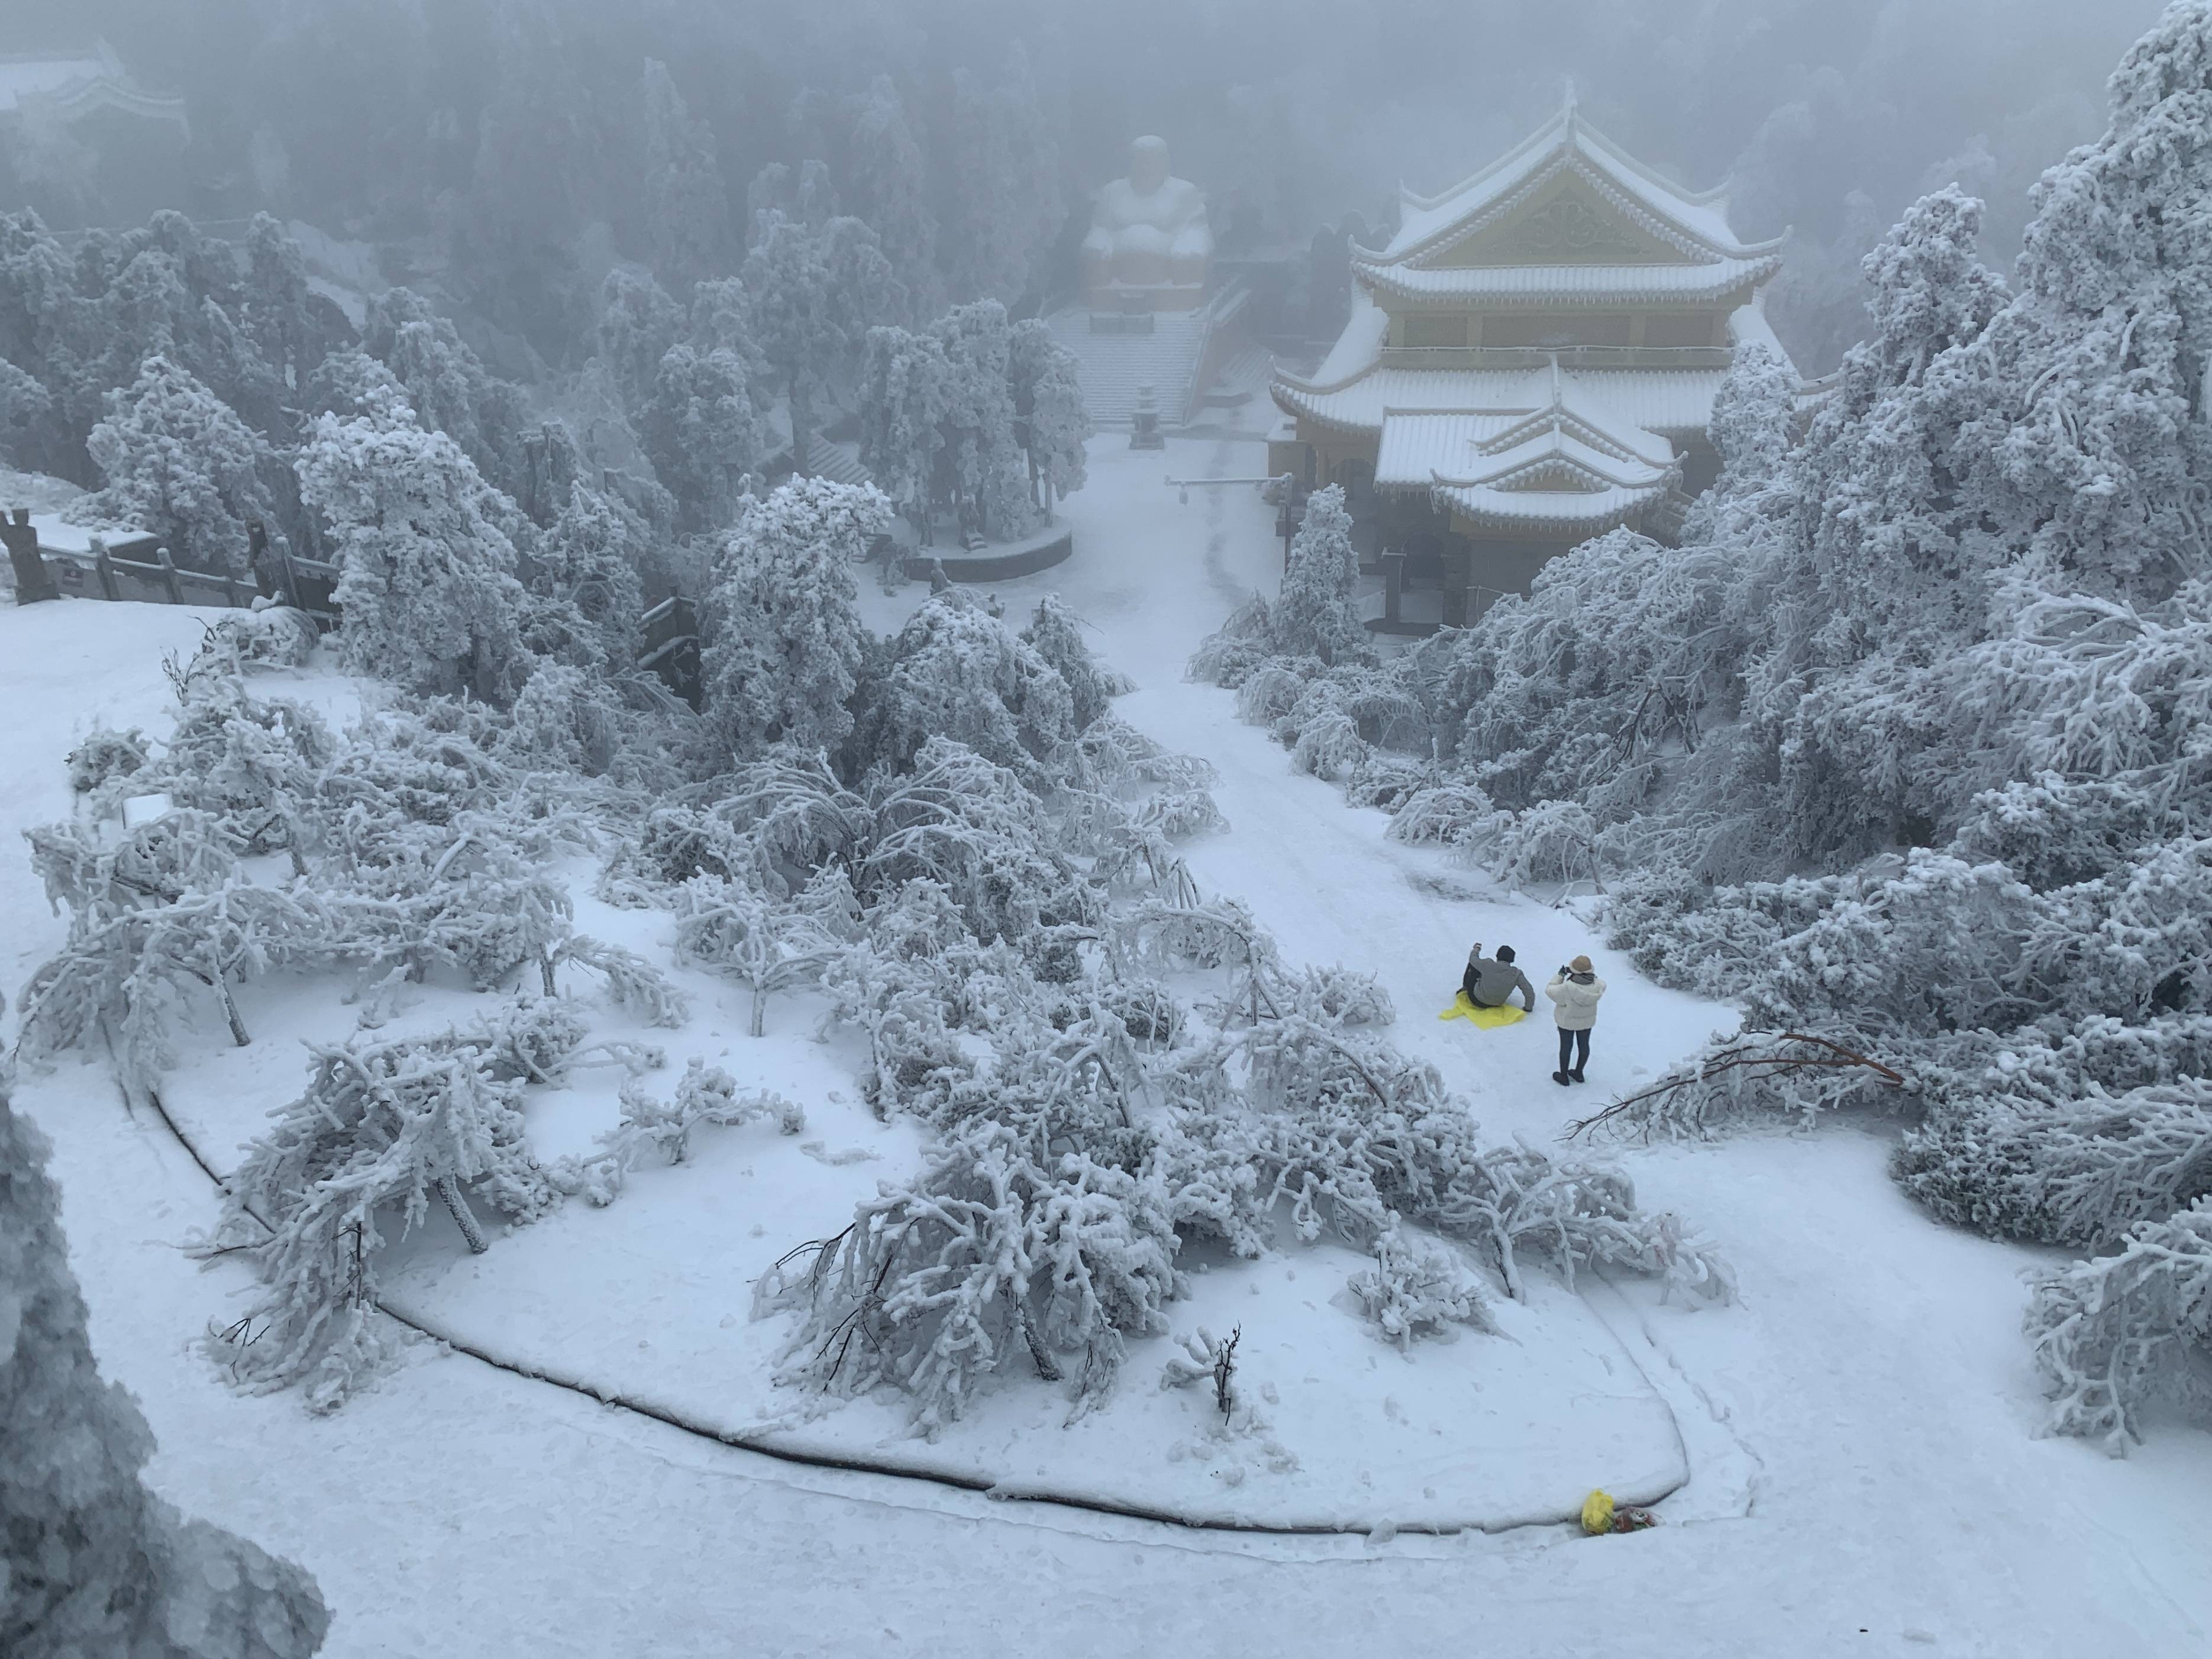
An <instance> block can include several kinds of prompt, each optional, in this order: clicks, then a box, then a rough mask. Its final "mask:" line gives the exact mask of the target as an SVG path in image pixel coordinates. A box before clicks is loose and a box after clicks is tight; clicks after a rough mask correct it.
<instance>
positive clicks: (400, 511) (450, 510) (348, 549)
mask: <svg viewBox="0 0 2212 1659" xmlns="http://www.w3.org/2000/svg"><path fill="white" fill-rule="evenodd" d="M295 466H296V467H297V469H298V471H299V475H300V493H301V499H302V500H303V501H305V502H306V503H307V506H308V507H310V508H312V509H313V511H315V512H316V513H319V514H320V515H321V517H322V520H323V523H324V525H325V529H326V532H327V535H328V538H329V544H330V546H331V552H332V556H333V558H334V561H335V562H337V565H338V566H339V568H340V572H341V574H340V575H339V578H338V584H337V590H336V592H335V594H334V597H335V599H336V600H337V605H338V606H339V608H340V609H341V611H343V615H344V617H345V623H344V626H343V628H342V629H340V630H339V634H338V649H339V653H340V656H341V658H342V659H343V661H344V662H345V663H346V665H348V666H349V667H350V668H353V669H355V670H356V671H358V672H362V673H365V674H369V675H374V676H377V677H379V678H388V679H392V680H395V681H397V682H398V684H401V685H404V686H405V687H407V688H408V689H409V690H416V691H423V692H431V693H439V692H449V691H454V690H460V689H461V688H463V687H466V688H467V689H468V690H470V691H471V692H472V693H473V694H474V695H475V696H478V697H481V698H485V699H488V700H491V701H504V700H505V699H506V698H507V696H511V695H512V690H513V684H514V683H515V679H516V678H518V676H517V671H518V670H519V669H520V662H519V661H518V656H519V641H518V639H517V635H516V620H517V617H518V615H519V613H520V610H521V602H522V599H523V591H522V586H521V584H520V582H518V581H517V580H515V577H514V569H515V562H516V561H515V551H514V544H513V541H512V540H511V539H509V526H513V525H515V524H516V523H518V521H519V520H520V514H519V513H517V512H516V510H515V507H514V503H513V501H509V500H508V499H507V497H506V496H504V495H501V494H500V493H499V492H498V491H497V490H495V489H493V488H492V487H491V486H490V485H489V484H487V483H485V482H484V481H483V477H482V476H481V475H480V474H479V473H478V472H477V469H476V466H475V465H474V464H473V463H472V462H471V460H470V459H469V458H468V456H467V455H466V454H465V453H463V451H462V449H461V447H460V446H459V444H457V443H456V442H455V441H453V439H452V438H451V437H449V436H447V435H446V434H445V433H443V432H425V431H423V430H422V428H421V427H419V426H417V425H416V423H415V422H414V420H413V419H412V418H411V416H410V415H409V413H408V411H407V410H406V409H405V407H404V405H393V404H385V405H384V406H382V407H380V408H379V409H378V410H376V411H375V412H374V413H373V414H369V415H365V416H357V417H355V418H353V419H350V420H341V419H339V418H338V417H337V416H335V415H324V416H319V418H318V419H317V420H316V422H315V423H314V425H313V427H312V428H310V430H309V434H308V436H307V441H306V442H305V443H304V444H303V445H302V446H301V449H300V453H299V455H298V458H297V459H296V461H295Z"/></svg>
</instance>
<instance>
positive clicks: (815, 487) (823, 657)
mask: <svg viewBox="0 0 2212 1659" xmlns="http://www.w3.org/2000/svg"><path fill="white" fill-rule="evenodd" d="M889 528H890V502H888V501H885V500H884V497H883V495H882V494H881V492H879V491H878V490H877V489H873V488H872V487H869V486H861V487H859V488H855V487H854V486H852V485H849V484H841V483H831V482H830V481H829V480H828V479H825V478H797V479H793V481H792V482H790V483H786V484H782V485H780V486H778V487H777V488H776V489H774V490H772V491H770V492H769V495H767V496H766V497H765V498H764V499H762V500H757V501H749V502H747V503H746V505H745V508H744V513H743V515H742V516H741V517H740V518H739V519H738V522H737V524H736V525H735V526H734V527H732V530H731V531H730V532H729V534H728V535H727V536H726V538H724V540H723V543H722V545H721V547H720V550H718V551H717V552H716V554H715V556H714V591H713V592H712V593H711V594H710V596H709V599H708V640H707V645H706V648H705V650H704V652H703V653H702V671H703V675H704V678H705V681H706V702H707V714H708V718H709V719H710V720H712V721H713V722H714V732H715V735H716V738H717V740H718V741H719V743H720V744H721V745H722V747H723V749H724V750H725V752H726V754H727V755H732V756H736V757H751V756H754V755H757V754H758V753H760V752H761V751H762V750H764V749H766V748H768V747H769V745H771V744H777V743H790V744H796V745H797V746H798V747H799V749H801V750H813V749H835V748H836V746H837V745H838V744H842V742H843V741H844V739H845V738H846V736H847V734H848V733H849V732H851V731H852V729H853V716H852V713H851V711H850V710H849V709H848V707H847V703H848V700H849V699H850V698H851V697H852V695H853V690H854V684H856V676H857V675H858V673H859V671H860V660H861V652H862V641H863V639H864V633H863V630H862V629H861V626H860V617H859V615H858V614H857V613H856V612H855V611H854V601H855V599H857V597H858V594H859V589H858V587H857V586H856V585H855V583H854V576H853V572H854V566H855V565H856V564H858V563H859V562H860V561H861V560H862V559H865V558H866V556H867V553H868V548H869V544H870V543H871V542H872V540H873V538H875V537H877V536H878V535H881V534H883V533H884V532H885V531H886V530H888V529H889Z"/></svg>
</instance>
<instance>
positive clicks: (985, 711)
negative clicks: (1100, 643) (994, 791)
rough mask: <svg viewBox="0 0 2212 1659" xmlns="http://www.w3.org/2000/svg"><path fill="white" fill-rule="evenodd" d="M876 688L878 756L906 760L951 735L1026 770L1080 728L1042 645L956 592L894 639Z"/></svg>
mask: <svg viewBox="0 0 2212 1659" xmlns="http://www.w3.org/2000/svg"><path fill="white" fill-rule="evenodd" d="M872 690H873V697H872V708H871V710H870V713H871V715H872V721H871V725H872V731H871V732H870V733H869V736H870V737H871V738H872V744H871V752H872V757H876V758H881V759H884V760H888V761H890V762H891V763H894V764H896V765H900V766H904V765H906V764H908V763H910V762H911V761H912V760H913V758H914V757H915V755H917V754H919V753H920V752H921V748H922V745H923V744H926V743H927V742H928V741H929V740H930V739H931V738H951V740H952V741H954V742H955V743H958V744H964V745H966V746H967V747H968V748H969V749H972V750H975V752H976V753H977V754H979V755H981V756H982V757H984V758H985V759H987V760H989V761H991V762H993V763H995V764H997V765H1000V766H1003V767H1006V769H1009V770H1011V771H1013V772H1015V773H1017V774H1019V775H1024V776H1026V777H1030V778H1035V777H1036V776H1038V775H1039V773H1038V769H1037V768H1038V763H1040V762H1041V761H1042V760H1043V759H1044V758H1045V757H1048V756H1049V755H1052V754H1053V753H1054V752H1055V751H1056V750H1059V749H1060V746H1061V745H1062V744H1066V743H1067V742H1068V741H1070V740H1071V739H1072V738H1073V737H1074V736H1075V734H1076V732H1077V729H1078V727H1077V725H1076V720H1075V701H1074V696H1073V693H1072V692H1071V691H1070V690H1069V688H1068V684H1067V682H1066V680H1065V679H1063V678H1061V677H1060V671H1059V670H1057V669H1055V668H1054V666H1053V665H1051V664H1050V663H1049V662H1048V661H1046V660H1045V659H1044V657H1043V655H1042V653H1040V652H1039V651H1038V650H1037V649H1036V647H1034V646H1032V645H1031V644H1030V643H1029V641H1026V640H1024V638H1023V637H1022V636H1021V635H1018V634H1017V633H1016V632H1015V631H1014V630H1013V629H1011V628H1009V627H1007V626H1006V623H1004V622H1003V621H1001V620H1000V618H998V617H994V616H992V615H991V614H990V612H989V611H986V610H985V609H984V608H983V607H982V605H981V604H980V603H978V602H976V601H975V599H972V598H971V597H970V596H969V595H967V594H963V593H962V592H958V591H957V589H956V590H954V591H952V592H946V593H940V594H937V595H934V596H933V597H932V598H931V599H928V600H927V601H926V602H925V603H924V604H923V605H921V608H920V609H918V610H917V611H915V613H914V615H913V616H911V617H908V618H907V621H906V625H905V626H904V627H903V628H902V629H899V631H898V633H897V635H896V636H895V637H894V638H893V639H892V641H891V642H890V661H889V665H888V666H887V668H886V670H885V671H884V678H883V680H882V683H881V684H880V685H878V686H876V687H874V688H872Z"/></svg>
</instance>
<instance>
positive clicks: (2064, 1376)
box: [2027, 1199, 2212, 1456]
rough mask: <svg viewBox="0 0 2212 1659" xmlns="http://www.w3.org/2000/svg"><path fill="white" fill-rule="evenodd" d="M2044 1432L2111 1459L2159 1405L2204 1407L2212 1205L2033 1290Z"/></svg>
mask: <svg viewBox="0 0 2212 1659" xmlns="http://www.w3.org/2000/svg"><path fill="white" fill-rule="evenodd" d="M2027 1331H2028V1334H2029V1336H2030V1337H2031V1338H2032V1339H2033V1341H2034V1344H2035V1361H2036V1366H2037V1369H2038V1370H2040V1371H2041V1372H2042V1373H2043V1378H2044V1382H2045V1386H2046V1388H2047V1389H2049V1391H2050V1394H2051V1397H2052V1399H2053V1400H2054V1401H2055V1402H2056V1403H2055V1404H2054V1405H2053V1406H2052V1407H2051V1428H2052V1430H2053V1431H2056V1432H2057V1433H2060V1434H2074V1435H2081V1436H2082V1437H2086V1438H2090V1439H2095V1440H2100V1441H2101V1442H2102V1443H2104V1446H2105V1448H2106V1450H2108V1451H2110V1452H2112V1454H2113V1455H2115V1456H2118V1455H2122V1454H2124V1452H2125V1451H2126V1450H2127V1443H2128V1441H2129V1439H2130V1438H2131V1437H2132V1438H2138V1439H2139V1438H2141V1434H2142V1431H2141V1428H2140V1426H2139V1425H2140V1424H2141V1422H2142V1417H2143V1414H2144V1413H2145V1412H2146V1411H2147V1410H2148V1409H2149V1408H2151V1407H2154V1406H2155V1405H2157V1404H2158V1403H2160V1401H2164V1400H2169V1399H2175V1398H2179V1399H2180V1400H2182V1401H2188V1402H2192V1403H2196V1404H2198V1405H2200V1406H2201V1405H2202V1404H2203V1402H2204V1399H2205V1391H2204V1383H2203V1367H2204V1355H2205V1350H2206V1349H2207V1348H2208V1347H2212V1200H2207V1199H2199V1200H2197V1202H2196V1203H2194V1204H2192V1205H2191V1206H2189V1207H2188V1208H2187V1209H2185V1210H2180V1211H2177V1212H2175V1213H2173V1214H2172V1215H2171V1216H2168V1217H2167V1218H2165V1219H2164V1220H2161V1221H2150V1222H2145V1223H2144V1224H2143V1225H2141V1226H2139V1227H2137V1228H2136V1229H2135V1230H2134V1231H2132V1232H2131V1233H2130V1234H2129V1236H2128V1237H2127V1240H2126V1242H2125V1243H2124V1244H2123V1245H2122V1246H2121V1247H2120V1249H2119V1250H2118V1253H2117V1254H2115V1255H2108V1256H2100V1257H2096V1258H2093V1259H2092V1260H2090V1261H2080V1262H2076V1263H2075V1264H2074V1265H2073V1266H2072V1267H2068V1268H2067V1269H2065V1270H2064V1271H2063V1272H2062V1273H2056V1274H2053V1275H2051V1277H2049V1278H2047V1279H2044V1280H2043V1282H2042V1283H2041V1284H2039V1285H2037V1287H2036V1291H2035V1297H2034V1300H2033V1303H2032V1304H2030V1306H2029V1308H2028V1313H2027Z"/></svg>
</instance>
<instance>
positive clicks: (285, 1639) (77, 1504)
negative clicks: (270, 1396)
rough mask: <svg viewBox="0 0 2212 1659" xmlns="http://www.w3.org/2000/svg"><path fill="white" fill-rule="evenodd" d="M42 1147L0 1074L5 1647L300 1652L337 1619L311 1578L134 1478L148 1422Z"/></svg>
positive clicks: (51, 1651) (275, 1657) (298, 1656)
mask: <svg viewBox="0 0 2212 1659" xmlns="http://www.w3.org/2000/svg"><path fill="white" fill-rule="evenodd" d="M47 1153H48V1148H47V1146H46V1140H45V1139H44V1138H43V1137H42V1136H41V1135H40V1133H38V1131H37V1130H36V1129H35V1128H33V1127H32V1125H31V1123H30V1121H29V1120H28V1119H27V1118H22V1117H19V1116H17V1115H15V1113H14V1112H13V1111H12V1110H11V1109H9V1104H8V1098H7V1094H6V1091H5V1090H4V1089H3V1088H0V1284H4V1285H6V1286H7V1287H8V1291H7V1295H8V1302H7V1307H8V1313H9V1318H8V1321H7V1323H6V1326H5V1327H4V1329H3V1330H0V1421H4V1422H6V1424H7V1425H8V1435H7V1438H6V1442H5V1446H4V1449H0V1582H4V1583H6V1585H7V1595H6V1597H5V1599H4V1601H0V1649H4V1650H5V1651H7V1652H8V1653H9V1654H12V1655H20V1656H21V1659H47V1656H56V1659H58V1656H62V1655H86V1656H91V1655H104V1654H130V1655H131V1656H134V1659H137V1656H144V1659H307V1656H308V1655H309V1654H312V1653H313V1652H315V1651H316V1650H318V1649H319V1648H320V1647H321V1645H322V1641H323V1635H324V1632H325V1631H326V1630H328V1629H329V1627H330V1613H329V1610H328V1609H327V1608H326V1607H325V1606H324V1605H323V1598H322V1595H321V1594H320V1592H319V1590H318V1589H316V1586H315V1582H314V1580H313V1579H312V1578H310V1577H308V1576H307V1574H306V1573H305V1572H303V1571H301V1569H300V1568H299V1567H297V1566H295V1565H293V1564H292V1563H291V1562H289V1561H283V1560H277V1559H272V1558H271V1557H270V1556H269V1555H267V1554H265V1553H264V1552H263V1551H261V1550H260V1549H259V1548H258V1547H255V1546H254V1545H253V1544H251V1543H249V1542H247V1541H246V1540H244V1539H242V1538H239V1537H235V1536H234V1535H233V1534H229V1533H227V1532H224V1531H222V1529H220V1528H216V1527H213V1526H210V1525H209V1524H208V1523H207V1522H204V1521H187V1520H185V1518H184V1517H183V1516H180V1515H179V1514H178V1513H177V1511H176V1510H174V1509H173V1508H172V1507H171V1506H170V1505H169V1504H167V1503H165V1502H164V1501H163V1500H162V1499H161V1498H157V1497H155V1495H154V1494H153V1493H152V1492H149V1491H148V1490H147V1489H146V1486H145V1484H144V1482H143V1480H141V1479H140V1475H139V1471H140V1470H141V1469H142V1468H143V1467H144V1465H145V1462H146V1460H147V1458H148V1457H149V1456H150V1455H152V1453H153V1451H154V1449H155V1447H154V1437H153V1433H152V1431H150V1430H149V1428H148V1427H147V1425H146V1419H145V1418H144V1416H143V1414H142V1413H140V1412H139V1410H138V1407H137V1405H136V1404H135V1403H134V1402H133V1401H132V1400H131V1396H130V1395H129V1394H128V1393H126V1392H125V1390H124V1389H123V1387H122V1385H121V1384H119V1383H103V1382H102V1381H101V1380H100V1370H99V1365H98V1363H97V1360H96V1359H95V1358H94V1354H93V1352H92V1344H91V1341H90V1339H89V1337H88V1334H87V1330H86V1312H85V1305H84V1298H83V1297H82V1295H81V1294H80V1293H79V1291H78V1290H77V1284H76V1276H75V1275H74V1274H73V1273H71V1272H70V1263H69V1252H68V1249H67V1248H66V1243H65V1241H64V1238H63V1237H62V1229H61V1219H60V1194H59V1193H58V1191H57V1190H56V1188H55V1186H54V1182H53V1180H52V1177H51V1176H49V1175H48V1174H47V1173H46V1161H47Z"/></svg>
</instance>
